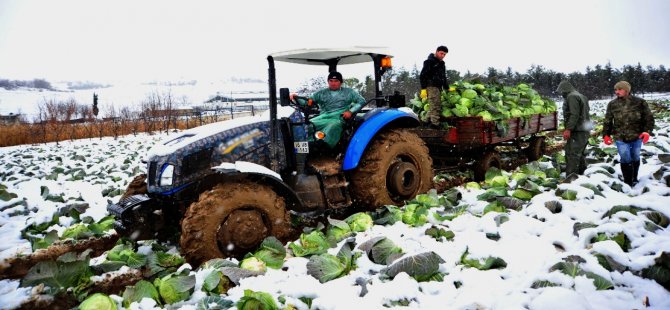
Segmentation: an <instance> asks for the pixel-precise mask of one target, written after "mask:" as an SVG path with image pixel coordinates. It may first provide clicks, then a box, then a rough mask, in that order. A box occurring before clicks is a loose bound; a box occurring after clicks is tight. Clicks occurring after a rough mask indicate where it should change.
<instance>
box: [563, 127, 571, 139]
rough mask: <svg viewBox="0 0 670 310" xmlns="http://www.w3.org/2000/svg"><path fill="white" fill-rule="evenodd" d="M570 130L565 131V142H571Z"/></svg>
mask: <svg viewBox="0 0 670 310" xmlns="http://www.w3.org/2000/svg"><path fill="white" fill-rule="evenodd" d="M570 133H571V131H570V129H566V130H563V140H569V139H570Z"/></svg>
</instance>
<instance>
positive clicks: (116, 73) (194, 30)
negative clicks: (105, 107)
mask: <svg viewBox="0 0 670 310" xmlns="http://www.w3.org/2000/svg"><path fill="white" fill-rule="evenodd" d="M667 12H670V1H665V0H642V1H629V0H624V1H617V2H611V1H606V0H566V1H533V0H511V1H496V0H483V1H467V2H466V1H452V0H446V1H445V0H434V1H433V0H430V1H398V2H388V1H355V0H341V1H337V2H336V3H335V2H333V3H332V4H326V2H322V1H309V0H295V1H262V0H247V1H188V2H186V1H165V0H146V1H130V0H119V1H98V0H63V1H51V0H0V78H8V79H23V80H27V79H33V78H45V79H47V80H49V81H52V82H56V81H61V80H70V81H100V82H117V81H126V82H128V81H151V80H161V81H163V80H179V79H185V80H191V79H196V80H199V81H201V80H217V79H226V78H230V77H232V76H235V77H249V78H259V79H263V80H265V79H266V76H267V62H266V56H267V55H268V54H270V53H273V52H277V51H284V50H290V49H298V48H317V47H346V46H386V47H389V48H390V50H391V53H392V54H393V55H394V56H395V58H394V65H395V66H396V67H404V68H406V69H410V70H411V69H412V68H413V67H414V66H417V67H418V68H419V69H420V66H421V64H422V62H423V60H424V59H425V58H426V56H427V55H428V54H429V53H431V52H434V51H435V48H436V47H437V46H438V45H446V46H447V47H448V48H449V51H450V52H449V54H448V56H447V58H446V59H445V61H446V64H447V67H448V68H450V69H456V70H459V71H461V72H466V71H468V70H469V71H471V72H473V73H475V72H478V73H483V72H485V71H486V69H487V68H488V67H494V68H496V69H499V70H504V69H506V68H507V67H511V68H512V69H513V70H515V71H519V72H525V71H526V70H527V69H529V68H530V66H531V65H533V64H536V65H542V66H544V67H545V68H548V69H551V70H555V71H559V72H574V71H584V70H585V68H586V66H594V65H596V64H605V63H607V62H611V63H612V65H613V66H614V67H615V68H621V67H622V66H623V65H626V64H637V63H638V62H640V63H641V64H642V65H643V66H646V65H652V66H655V67H657V66H658V65H660V64H664V65H665V66H666V67H667V66H668V65H670V41H668V40H664V39H662V38H668V37H670V20H669V19H667V18H666V17H667V16H664V14H665V15H667ZM365 69H366V71H365V73H364V75H369V74H371V70H367V69H368V68H367V67H366V68H365ZM278 70H281V67H278ZM356 70H360V69H356ZM323 71H324V72H325V70H323ZM342 71H345V72H346V70H342ZM284 74H287V73H284ZM288 74H289V75H291V77H290V79H291V81H303V80H306V79H305V78H304V75H305V74H307V73H303V72H302V71H299V70H293V69H291V70H289V71H288ZM309 74H315V73H309ZM318 74H320V72H319V73H318ZM351 74H352V75H354V74H359V73H358V71H355V70H354V71H352V73H351ZM278 75H281V71H279V73H278ZM345 75H346V74H345ZM363 77H364V76H363ZM288 78H289V77H287V79H288Z"/></svg>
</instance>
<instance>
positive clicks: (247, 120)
mask: <svg viewBox="0 0 670 310" xmlns="http://www.w3.org/2000/svg"><path fill="white" fill-rule="evenodd" d="M277 110H278V111H277V113H278V116H279V117H280V118H281V117H289V116H290V115H291V114H292V113H293V112H295V109H294V108H291V107H278V109H277ZM268 121H270V113H269V112H268V111H265V112H264V113H263V114H261V115H259V116H247V117H240V118H236V119H231V120H227V121H222V122H216V123H212V124H207V125H203V126H199V127H195V128H191V129H188V130H185V131H182V132H180V133H178V134H177V135H171V136H169V137H167V138H165V139H163V140H162V141H161V142H159V143H158V144H156V145H155V146H154V147H153V148H151V150H149V152H148V153H147V158H153V157H157V156H159V157H162V156H167V155H170V154H173V153H174V152H176V151H177V150H179V149H181V148H183V147H185V146H187V145H190V144H192V143H194V142H196V141H199V140H203V139H206V138H208V137H211V136H213V135H215V134H217V133H220V132H223V131H227V130H231V129H233V128H238V127H242V126H245V125H249V124H254V123H262V122H268Z"/></svg>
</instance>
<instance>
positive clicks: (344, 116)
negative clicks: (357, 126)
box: [342, 111, 351, 119]
mask: <svg viewBox="0 0 670 310" xmlns="http://www.w3.org/2000/svg"><path fill="white" fill-rule="evenodd" d="M342 118H344V119H350V118H351V111H344V113H342Z"/></svg>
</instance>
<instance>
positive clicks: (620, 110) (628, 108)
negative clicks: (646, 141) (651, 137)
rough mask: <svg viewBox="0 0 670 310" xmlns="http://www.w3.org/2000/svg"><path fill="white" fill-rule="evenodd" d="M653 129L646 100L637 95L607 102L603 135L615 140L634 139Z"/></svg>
mask: <svg viewBox="0 0 670 310" xmlns="http://www.w3.org/2000/svg"><path fill="white" fill-rule="evenodd" d="M653 129H654V115H653V114H651V110H649V105H648V104H647V102H646V101H645V100H644V99H642V98H639V97H635V96H627V97H624V98H616V99H614V100H612V101H610V102H609V103H608V104H607V111H606V112H605V123H604V124H603V136H613V138H614V139H616V140H623V141H634V140H636V139H639V136H640V134H641V133H643V132H647V133H649V134H651V133H652V130H653Z"/></svg>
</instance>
